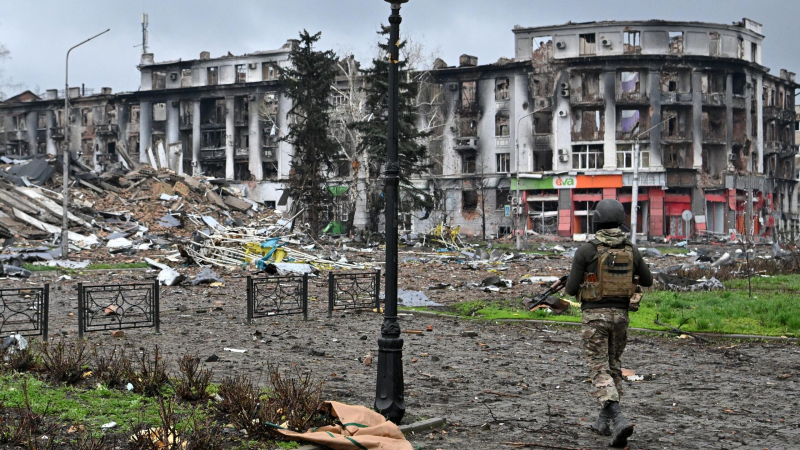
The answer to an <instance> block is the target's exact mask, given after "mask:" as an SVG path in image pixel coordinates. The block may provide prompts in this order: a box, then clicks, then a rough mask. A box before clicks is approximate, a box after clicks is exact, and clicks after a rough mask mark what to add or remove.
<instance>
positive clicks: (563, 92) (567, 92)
mask: <svg viewBox="0 0 800 450" xmlns="http://www.w3.org/2000/svg"><path fill="white" fill-rule="evenodd" d="M561 96H562V97H569V89H562V90H561Z"/></svg>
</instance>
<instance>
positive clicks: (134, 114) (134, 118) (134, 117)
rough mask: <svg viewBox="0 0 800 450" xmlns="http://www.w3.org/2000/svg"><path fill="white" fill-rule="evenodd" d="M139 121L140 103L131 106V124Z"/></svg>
mask: <svg viewBox="0 0 800 450" xmlns="http://www.w3.org/2000/svg"><path fill="white" fill-rule="evenodd" d="M138 123H139V105H133V106H131V124H138ZM62 125H63V124H62Z"/></svg>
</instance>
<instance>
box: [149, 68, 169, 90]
mask: <svg viewBox="0 0 800 450" xmlns="http://www.w3.org/2000/svg"><path fill="white" fill-rule="evenodd" d="M152 77H153V78H152V80H153V89H166V88H167V73H166V72H162V71H160V70H155V71H153V75H152Z"/></svg>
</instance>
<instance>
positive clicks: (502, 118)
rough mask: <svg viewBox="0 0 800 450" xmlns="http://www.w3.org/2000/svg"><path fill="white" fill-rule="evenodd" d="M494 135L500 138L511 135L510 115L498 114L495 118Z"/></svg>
mask: <svg viewBox="0 0 800 450" xmlns="http://www.w3.org/2000/svg"><path fill="white" fill-rule="evenodd" d="M494 135H495V136H498V137H506V136H508V135H509V129H508V114H506V113H497V114H496V115H495V116H494Z"/></svg>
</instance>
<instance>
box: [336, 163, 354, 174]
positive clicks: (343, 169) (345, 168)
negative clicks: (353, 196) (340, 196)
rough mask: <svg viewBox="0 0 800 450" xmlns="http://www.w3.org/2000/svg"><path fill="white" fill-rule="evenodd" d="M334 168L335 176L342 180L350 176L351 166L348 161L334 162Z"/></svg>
mask: <svg viewBox="0 0 800 450" xmlns="http://www.w3.org/2000/svg"><path fill="white" fill-rule="evenodd" d="M335 167H336V176H337V177H342V178H344V177H349V176H350V169H352V168H353V164H352V163H351V162H350V160H349V159H340V160H339V161H336V163H335Z"/></svg>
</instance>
